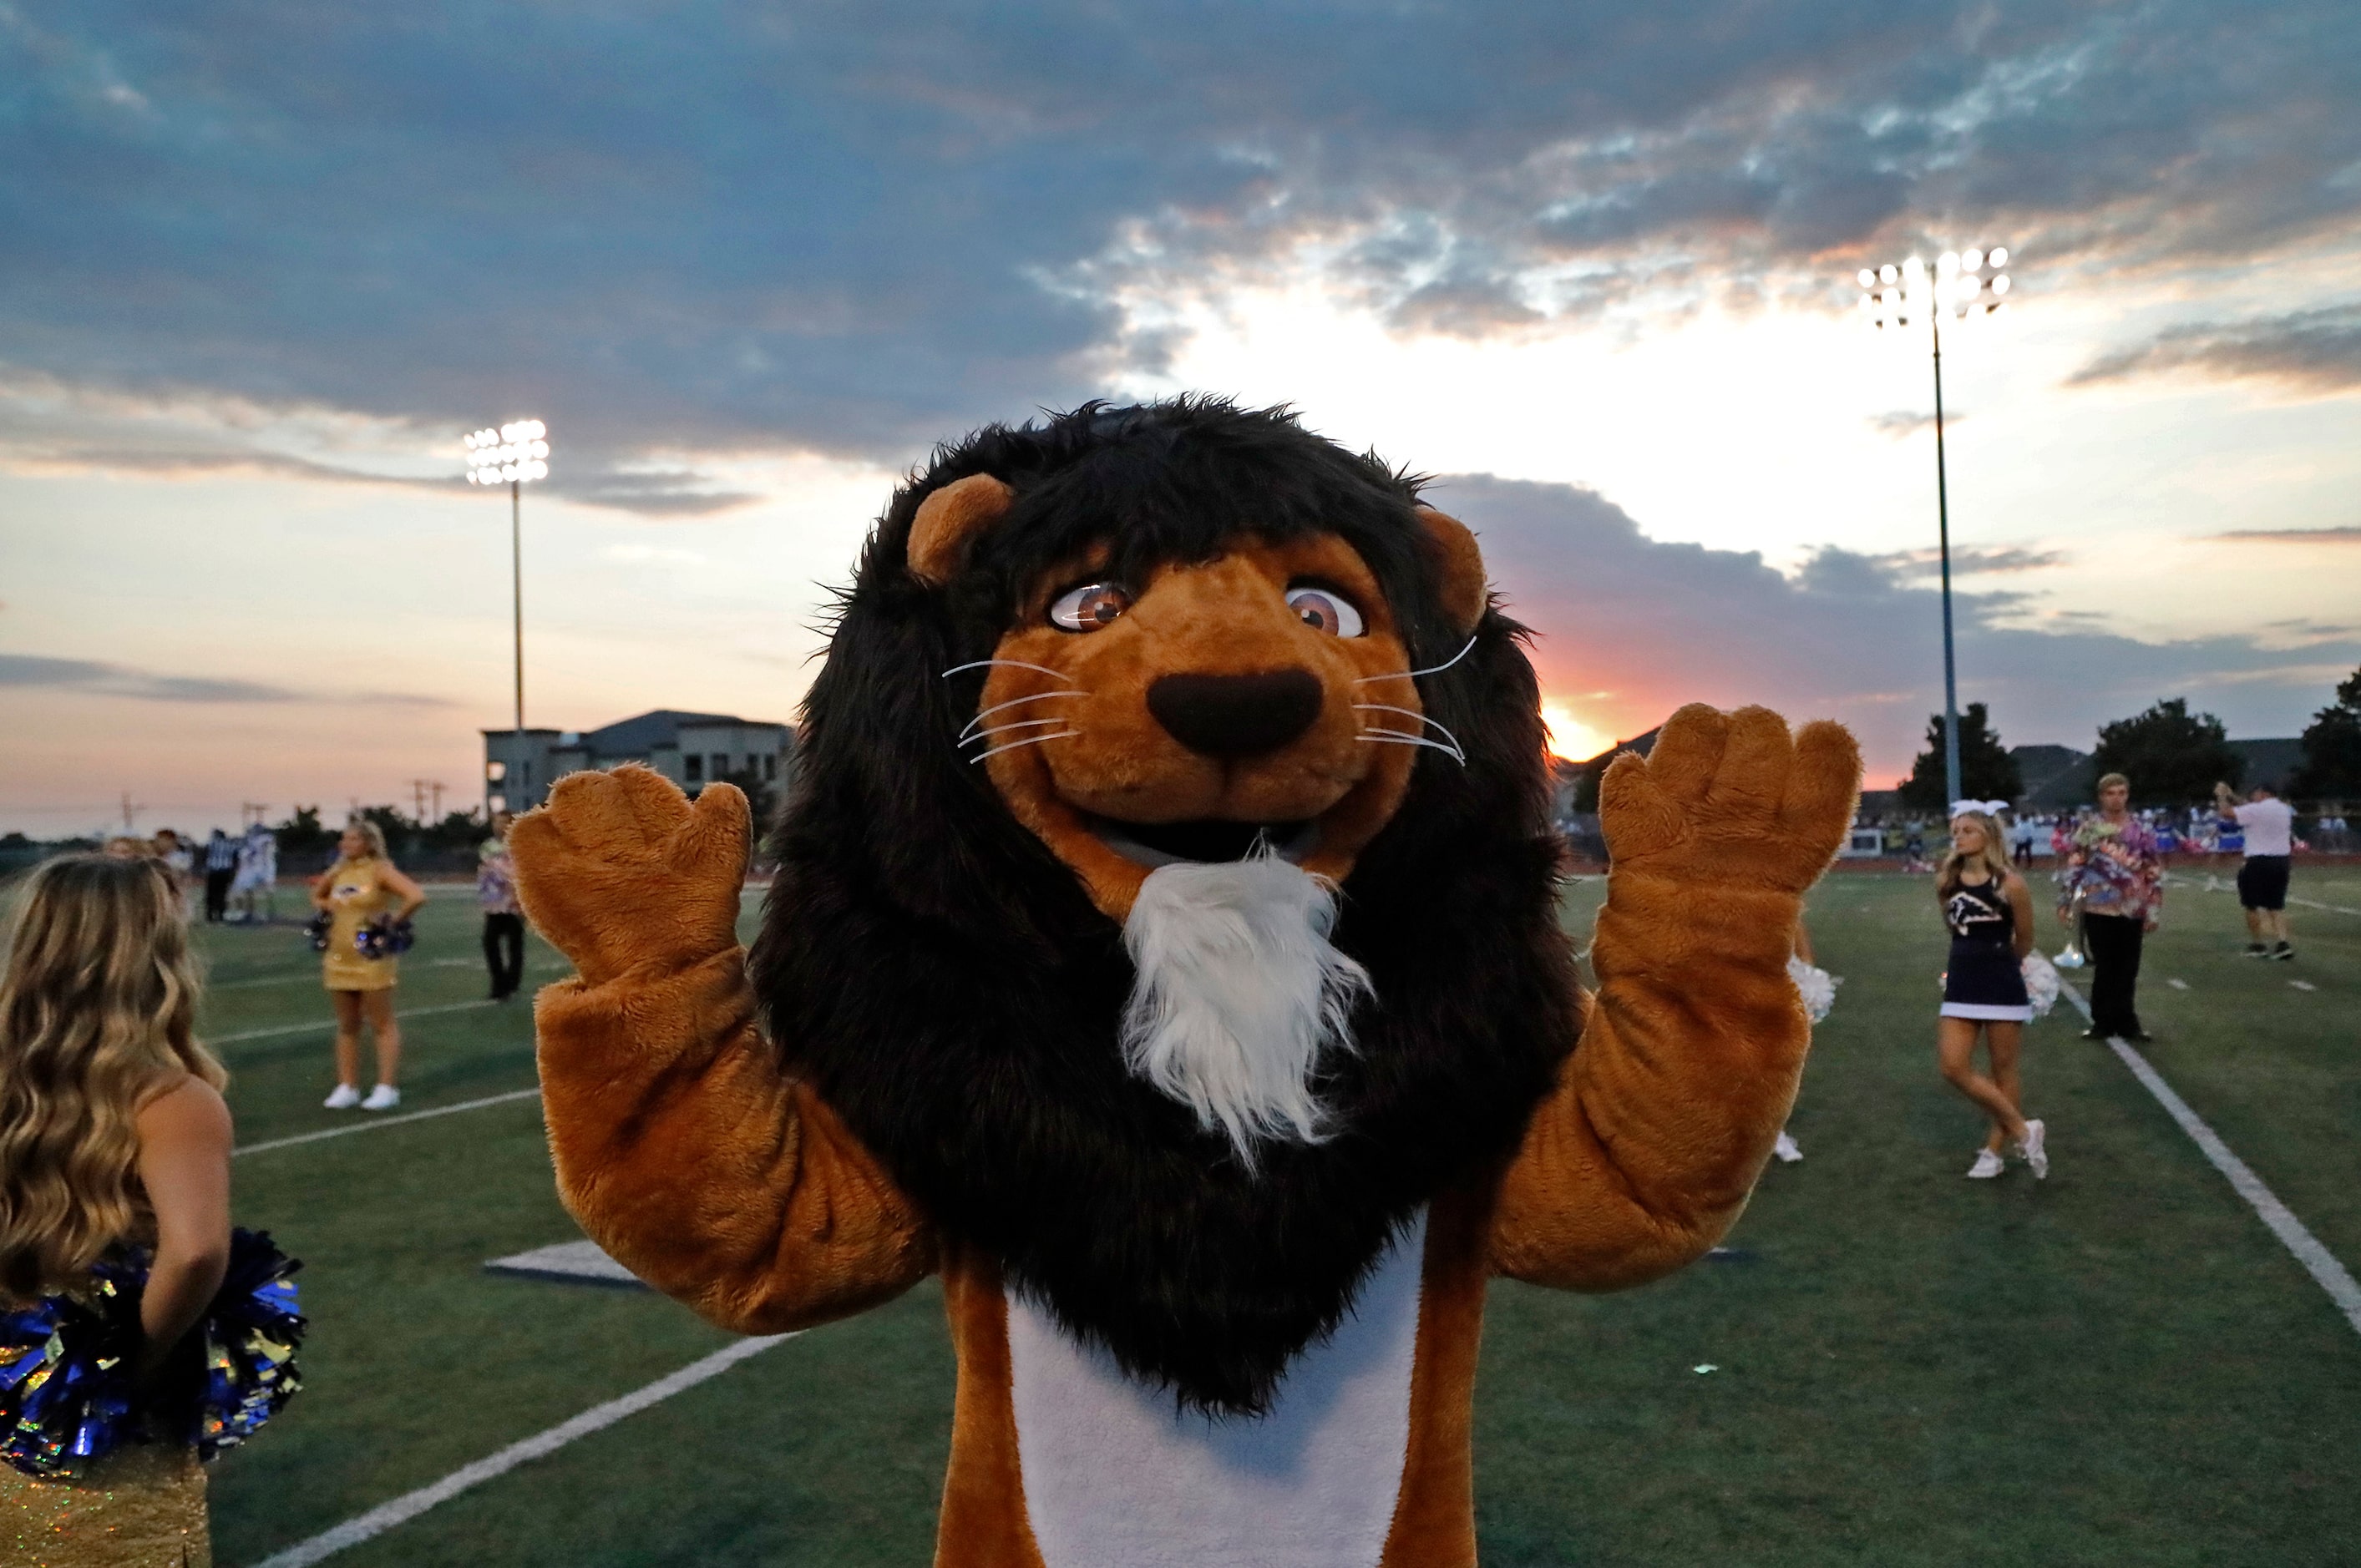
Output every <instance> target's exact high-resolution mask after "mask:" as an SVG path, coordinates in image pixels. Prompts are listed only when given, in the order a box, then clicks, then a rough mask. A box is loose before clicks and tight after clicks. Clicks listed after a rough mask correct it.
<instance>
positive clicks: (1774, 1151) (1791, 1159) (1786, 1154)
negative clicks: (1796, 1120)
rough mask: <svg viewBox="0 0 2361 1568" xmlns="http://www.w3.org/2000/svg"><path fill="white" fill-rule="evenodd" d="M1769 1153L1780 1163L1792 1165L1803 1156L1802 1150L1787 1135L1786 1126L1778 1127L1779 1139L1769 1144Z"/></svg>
mask: <svg viewBox="0 0 2361 1568" xmlns="http://www.w3.org/2000/svg"><path fill="white" fill-rule="evenodd" d="M1771 1155H1772V1157H1773V1158H1774V1159H1776V1160H1777V1161H1778V1162H1779V1163H1780V1164H1781V1165H1793V1164H1795V1162H1796V1161H1797V1160H1799V1159H1801V1158H1803V1157H1804V1151H1803V1150H1802V1149H1800V1148H1797V1147H1796V1146H1795V1139H1793V1138H1791V1137H1789V1136H1788V1135H1787V1129H1786V1128H1784V1127H1782V1128H1780V1129H1779V1141H1778V1142H1777V1143H1775V1144H1773V1145H1772V1146H1771Z"/></svg>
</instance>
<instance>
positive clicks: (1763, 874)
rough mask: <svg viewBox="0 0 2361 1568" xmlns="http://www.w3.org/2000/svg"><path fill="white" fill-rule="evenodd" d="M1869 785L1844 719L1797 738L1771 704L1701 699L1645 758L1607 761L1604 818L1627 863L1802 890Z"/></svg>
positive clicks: (1674, 874)
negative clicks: (1727, 705)
mask: <svg viewBox="0 0 2361 1568" xmlns="http://www.w3.org/2000/svg"><path fill="white" fill-rule="evenodd" d="M1860 794H1861V750H1860V748H1859V747H1858V746H1856V745H1855V744H1854V743H1853V739H1852V736H1851V735H1850V733H1848V732H1847V731H1846V729H1844V727H1843V726H1842V725H1839V724H1833V723H1830V722H1828V721H1827V720H1825V719H1823V720H1820V721H1817V722H1816V723H1812V724H1806V726H1804V728H1803V729H1801V730H1799V731H1797V732H1796V734H1795V737H1794V739H1793V740H1790V739H1789V737H1788V734H1787V725H1786V721H1785V720H1784V719H1783V718H1780V717H1779V716H1778V715H1777V714H1775V713H1773V712H1772V711H1771V710H1770V709H1769V708H1766V707H1741V708H1740V709H1739V710H1738V711H1737V712H1735V713H1720V712H1717V711H1716V710H1715V709H1713V708H1710V707H1705V706H1704V705H1703V704H1701V703H1692V704H1690V705H1689V706H1688V707H1684V708H1682V709H1681V710H1680V711H1679V712H1677V713H1675V714H1674V715H1673V717H1672V718H1670V719H1668V720H1666V721H1665V724H1664V732H1663V733H1662V734H1661V735H1659V736H1658V737H1657V739H1656V746H1655V750H1654V751H1653V752H1652V753H1651V754H1650V755H1649V756H1647V757H1646V758H1644V759H1643V758H1641V757H1639V756H1636V755H1626V756H1622V757H1619V758H1617V759H1616V760H1615V762H1614V765H1613V766H1611V767H1609V769H1608V770H1607V777H1606V778H1605V779H1604V780H1603V781H1602V782H1601V784H1600V785H1599V792H1598V813H1599V826H1600V828H1602V830H1603V831H1604V832H1605V834H1606V837H1607V846H1608V852H1609V855H1610V856H1611V857H1612V859H1613V861H1614V864H1615V866H1616V868H1617V869H1618V870H1619V871H1622V870H1628V871H1631V872H1640V873H1642V874H1645V875H1649V876H1657V877H1663V878H1665V879H1667V880H1670V881H1675V882H1695V883H1719V884H1724V885H1739V886H1747V887H1759V888H1767V889H1771V890H1773V891H1776V892H1781V893H1796V894H1800V893H1802V892H1803V891H1804V890H1805V889H1806V888H1808V887H1810V886H1811V885H1812V883H1813V882H1814V881H1816V880H1817V878H1818V876H1819V874H1820V873H1821V872H1823V871H1826V870H1827V869H1828V862H1829V861H1831V860H1833V859H1834V858H1835V856H1836V852H1837V850H1838V849H1839V847H1840V846H1841V845H1842V844H1843V842H1844V836H1845V830H1846V828H1848V827H1849V826H1850V824H1851V821H1852V815H1853V807H1854V805H1855V803H1856V802H1857V801H1858V800H1859V798H1860Z"/></svg>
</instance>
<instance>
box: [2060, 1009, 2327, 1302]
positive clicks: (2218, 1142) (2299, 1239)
mask: <svg viewBox="0 0 2361 1568" xmlns="http://www.w3.org/2000/svg"><path fill="white" fill-rule="evenodd" d="M2059 990H2060V991H2062V992H2065V994H2066V996H2067V997H2068V998H2069V999H2070V1001H2071V1002H2072V1003H2074V1008H2075V1011H2077V1012H2079V1013H2081V1014H2082V1016H2083V1017H2085V1018H2088V1017H2089V1016H2090V1015H2091V1003H2089V1002H2088V1001H2086V1000H2085V999H2084V998H2083V995H2082V993H2081V992H2079V991H2077V990H2075V989H2074V988H2073V987H2072V986H2070V985H2065V986H2060V987H2059ZM2107 1046H2108V1048H2109V1049H2111V1050H2113V1051H2114V1053H2115V1055H2116V1056H2117V1057H2118V1058H2121V1059H2122V1061H2123V1064H2124V1065H2125V1067H2127V1068H2129V1069H2132V1076H2133V1077H2134V1078H2136V1079H2138V1080H2140V1087H2141V1088H2143V1089H2145V1090H2147V1091H2148V1092H2149V1093H2150V1094H2152V1095H2154V1096H2156V1102H2157V1103H2158V1104H2159V1105H2161V1106H2163V1107H2164V1109H2165V1113H2166V1114H2168V1115H2169V1116H2170V1117H2171V1118H2172V1119H2173V1120H2174V1121H2176V1122H2178V1123H2180V1130H2181V1131H2182V1132H2184V1133H2187V1134H2188V1135H2189V1140H2190V1142H2191V1143H2193V1144H2195V1145H2196V1146H2197V1148H2198V1151H2199V1152H2200V1153H2202V1155H2204V1157H2206V1158H2207V1159H2208V1160H2210V1161H2212V1162H2213V1168H2214V1169H2216V1170H2218V1171H2220V1172H2221V1173H2222V1174H2223V1175H2224V1176H2225V1177H2227V1178H2228V1179H2229V1181H2230V1185H2231V1186H2232V1187H2233V1188H2235V1189H2236V1190H2237V1193H2238V1196H2239V1197H2241V1198H2244V1199H2245V1200H2246V1202H2247V1205H2248V1206H2249V1207H2251V1208H2252V1209H2253V1210H2254V1211H2255V1212H2256V1213H2257V1215H2259V1216H2261V1218H2262V1222H2263V1223H2264V1224H2266V1225H2268V1226H2269V1227H2270V1229H2271V1234H2273V1235H2275V1236H2277V1237H2279V1243H2280V1245H2283V1246H2285V1247H2286V1248H2287V1249H2288V1251H2289V1252H2290V1253H2292V1254H2294V1255H2295V1260H2296V1261H2297V1262H2298V1263H2300V1264H2301V1265H2303V1269H2304V1272H2305V1273H2307V1274H2309V1275H2311V1276H2312V1278H2313V1279H2314V1280H2315V1281H2316V1282H2318V1284H2319V1286H2320V1288H2322V1289H2323V1290H2325V1291H2327V1292H2328V1299H2330V1300H2331V1301H2334V1302H2335V1303H2336V1310H2338V1311H2340V1312H2343V1313H2344V1314H2345V1321H2346V1322H2349V1323H2351V1324H2352V1325H2353V1329H2354V1332H2356V1333H2361V1284H2356V1283H2355V1282H2354V1278H2353V1275H2352V1271H2351V1270H2349V1269H2347V1268H2346V1267H2345V1265H2344V1264H2342V1263H2340V1262H2338V1261H2337V1259H2336V1255H2335V1254H2334V1253H2332V1252H2330V1251H2329V1250H2328V1249H2327V1248H2326V1247H2324V1246H2323V1245H2320V1238H2319V1237H2317V1236H2315V1235H2313V1234H2312V1232H2311V1231H2309V1230H2307V1229H2305V1227H2304V1223H2303V1222H2302V1221H2301V1220H2299V1219H2297V1218H2296V1217H2295V1215H2294V1213H2293V1212H2290V1210H2289V1208H2288V1206H2287V1205H2286V1204H2284V1203H2282V1202H2280V1201H2279V1195H2278V1194H2277V1193H2274V1192H2273V1191H2272V1190H2270V1189H2269V1188H2268V1187H2266V1186H2265V1185H2263V1179H2262V1178H2261V1177H2259V1176H2257V1175H2256V1174H2255V1172H2254V1169H2253V1168H2252V1167H2250V1166H2248V1165H2247V1164H2246V1161H2245V1160H2243V1159H2240V1158H2239V1157H2237V1156H2236V1155H2235V1154H2233V1153H2232V1152H2231V1150H2230V1146H2229V1145H2227V1144H2225V1143H2224V1142H2223V1141H2222V1136H2221V1135H2220V1134H2218V1133H2216V1132H2215V1131H2214V1130H2213V1128H2212V1127H2210V1126H2208V1125H2206V1124H2205V1120H2204V1118H2203V1117H2202V1116H2200V1115H2198V1113H2196V1112H2194V1111H2192V1110H2191V1109H2190V1108H2189V1102H2187V1101H2185V1100H2183V1099H2182V1098H2181V1097H2180V1095H2179V1094H2176V1093H2175V1092H2173V1088H2172V1085H2170V1084H2169V1083H2167V1082H2165V1080H2164V1078H2163V1076H2162V1075H2161V1074H2159V1073H2158V1071H2157V1070H2156V1069H2155V1068H2153V1067H2151V1066H2149V1065H2148V1059H2147V1058H2146V1057H2144V1056H2142V1055H2140V1053H2139V1052H2138V1051H2137V1050H2136V1048H2134V1047H2133V1046H2132V1045H2131V1043H2130V1042H2129V1041H2127V1040H2116V1039H2110V1040H2109V1041H2108V1042H2107Z"/></svg>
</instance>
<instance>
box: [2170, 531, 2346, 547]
mask: <svg viewBox="0 0 2361 1568" xmlns="http://www.w3.org/2000/svg"><path fill="white" fill-rule="evenodd" d="M2206 537H2207V538H2209V539H2230V540H2237V541H2240V542H2242V543H2243V542H2248V541H2251V542H2254V543H2263V544H2361V528H2234V529H2232V530H2231V531H2230V532H2227V533H2213V534H2208V535H2207V536H2206Z"/></svg>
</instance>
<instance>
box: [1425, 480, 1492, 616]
mask: <svg viewBox="0 0 2361 1568" xmlns="http://www.w3.org/2000/svg"><path fill="white" fill-rule="evenodd" d="M1418 521H1420V522H1421V523H1422V524H1424V525H1425V528H1426V536H1427V538H1429V539H1431V540H1433V542H1434V548H1435V554H1437V555H1439V556H1440V557H1441V558H1442V559H1441V565H1442V567H1443V574H1442V589H1443V609H1444V613H1445V614H1447V615H1449V616H1450V617H1451V624H1452V625H1453V626H1455V627H1456V628H1457V629H1458V630H1459V634H1460V635H1461V636H1463V637H1465V636H1468V635H1471V634H1472V633H1473V632H1474V631H1475V630H1476V623H1477V621H1479V620H1483V619H1484V611H1485V609H1486V608H1487V607H1488V605H1489V604H1490V602H1491V599H1490V596H1489V594H1488V593H1487V591H1486V589H1485V584H1484V556H1483V553H1482V552H1480V551H1478V550H1477V548H1476V536H1475V535H1474V534H1473V533H1470V532H1468V531H1467V525H1466V523H1464V522H1462V521H1459V520H1458V519H1457V518H1455V517H1453V516H1451V515H1450V514H1449V513H1447V512H1440V511H1437V510H1434V509H1433V507H1430V506H1422V507H1420V508H1419V509H1418Z"/></svg>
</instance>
